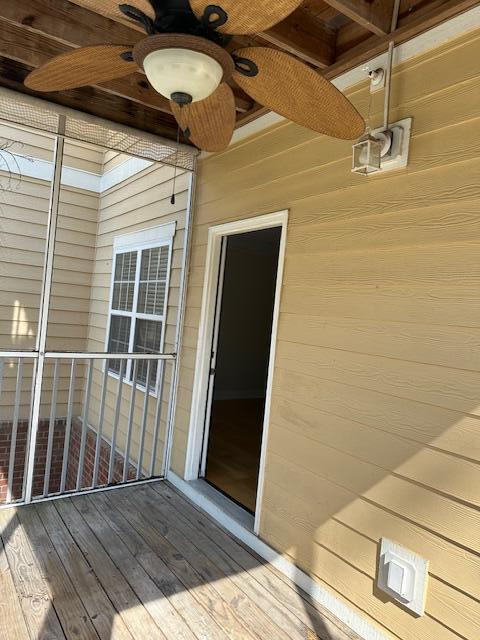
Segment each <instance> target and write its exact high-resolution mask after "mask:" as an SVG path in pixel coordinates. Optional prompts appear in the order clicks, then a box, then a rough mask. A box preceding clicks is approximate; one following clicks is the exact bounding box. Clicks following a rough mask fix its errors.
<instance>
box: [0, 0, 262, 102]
mask: <svg viewBox="0 0 480 640" xmlns="http://www.w3.org/2000/svg"><path fill="white" fill-rule="evenodd" d="M0 19H1V20H3V21H4V22H8V23H9V24H11V25H12V30H13V28H15V27H16V30H15V34H17V35H18V34H20V41H21V42H22V41H23V42H24V43H25V44H26V40H27V38H26V36H24V37H22V36H21V32H20V31H19V30H20V29H21V30H22V31H24V32H29V33H30V34H38V35H39V36H46V37H48V39H49V40H51V41H52V42H51V43H50V46H49V45H48V44H47V43H46V40H45V39H41V40H40V43H39V44H40V45H41V46H43V47H44V49H45V52H46V53H47V52H50V53H49V56H46V57H45V58H44V59H43V60H42V61H38V62H34V61H33V60H27V59H24V58H21V57H20V58H17V59H18V60H19V61H21V62H22V61H23V62H25V63H26V64H30V65H31V66H35V67H37V66H40V64H43V62H46V61H47V59H48V58H49V57H53V56H54V55H58V54H59V53H63V52H64V51H67V47H79V46H89V45H96V44H102V43H104V42H112V43H116V44H119V43H122V44H125V43H128V44H130V43H132V44H133V43H136V42H138V41H139V40H141V39H142V38H144V37H145V33H143V32H139V31H137V30H135V29H130V28H129V27H126V26H124V25H123V24H121V23H119V22H116V21H115V20H110V19H109V18H106V17H104V16H103V15H100V14H97V13H94V12H92V11H87V10H86V9H84V8H82V7H80V6H78V5H77V4H72V3H71V2H68V1H67V0H15V2H0ZM4 32H5V31H3V33H4ZM11 40H12V38H9V39H8V42H10V41H11ZM4 42H6V41H4ZM28 42H29V43H31V44H32V45H33V44H34V43H35V41H34V39H33V36H31V37H30V39H29V40H28ZM55 42H56V43H61V44H63V45H66V47H65V48H63V49H60V48H55V47H54V46H53V43H55ZM24 48H25V47H24ZM5 55H7V57H8V54H7V53H6V52H5ZM10 57H12V58H14V57H15V56H13V55H12V56H10ZM102 87H103V88H105V89H106V90H108V91H111V92H112V93H115V94H117V95H119V96H123V97H126V98H130V99H132V100H134V101H136V102H140V103H143V104H146V105H147V106H151V107H153V108H156V109H160V110H161V111H164V112H165V113H170V106H169V101H168V100H167V99H166V98H163V97H162V96H160V95H158V94H157V93H156V92H155V91H154V90H153V89H151V88H150V86H149V84H148V82H147V80H146V78H145V76H144V74H143V71H140V72H139V73H137V74H133V75H132V76H128V77H127V78H125V79H121V80H119V81H117V80H115V81H112V82H109V83H104V84H102ZM233 89H234V93H235V98H236V106H237V111H238V112H239V113H245V112H247V111H249V110H250V108H251V107H252V100H249V99H246V96H245V94H244V93H243V92H242V91H241V90H239V89H238V88H236V87H233Z"/></svg>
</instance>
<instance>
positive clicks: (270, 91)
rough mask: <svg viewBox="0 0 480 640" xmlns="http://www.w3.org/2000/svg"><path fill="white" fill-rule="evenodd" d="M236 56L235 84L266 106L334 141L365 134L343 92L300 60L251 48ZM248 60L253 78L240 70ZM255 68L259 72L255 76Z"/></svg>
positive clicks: (274, 50)
mask: <svg viewBox="0 0 480 640" xmlns="http://www.w3.org/2000/svg"><path fill="white" fill-rule="evenodd" d="M234 55H235V57H237V70H236V71H235V72H234V78H235V81H236V82H237V83H238V84H239V85H240V87H241V88H242V89H243V90H244V91H246V92H247V93H248V94H249V95H250V96H251V97H252V98H253V99H254V100H256V101H257V102H259V103H261V104H263V105H264V106H265V107H268V108H269V109H271V110H272V111H275V112H276V113H278V114H280V115H281V116H284V117H285V118H288V119H289V120H292V121H293V122H296V123H297V124H300V125H302V126H304V127H307V128H308V129H313V131H318V132H319V133H323V134H326V135H328V136H332V137H333V138H342V139H344V140H353V139H354V138H358V137H359V136H361V135H362V133H363V132H364V130H365V122H364V120H363V118H362V117H361V115H360V114H359V113H358V111H357V110H356V109H355V107H354V106H353V105H352V104H351V103H350V102H349V101H348V100H347V98H346V97H345V96H344V95H343V93H341V92H340V91H339V90H338V89H337V88H336V87H335V86H334V85H333V84H332V83H331V82H329V81H328V80H326V79H325V78H322V76H320V75H319V74H318V73H317V72H316V71H314V70H313V69H311V68H310V67H307V66H306V65H304V64H303V63H301V62H299V61H298V60H297V59H296V58H293V57H292V56H290V55H288V54H286V53H283V52H282V51H277V50H276V49H267V48H264V47H247V48H245V49H240V50H237V51H235V54H234ZM239 58H244V59H245V62H242V61H241V60H239ZM248 61H251V62H252V63H254V64H253V69H252V65H250V75H244V74H243V73H242V72H241V71H239V67H241V68H245V69H247V66H246V65H247V64H248ZM255 66H256V68H258V73H257V74H256V75H252V73H254V71H255Z"/></svg>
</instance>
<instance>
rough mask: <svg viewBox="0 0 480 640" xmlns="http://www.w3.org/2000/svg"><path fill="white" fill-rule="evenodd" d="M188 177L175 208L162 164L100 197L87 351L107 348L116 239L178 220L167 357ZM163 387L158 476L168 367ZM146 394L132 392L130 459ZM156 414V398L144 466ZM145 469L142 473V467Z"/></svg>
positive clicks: (112, 387)
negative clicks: (132, 430)
mask: <svg viewBox="0 0 480 640" xmlns="http://www.w3.org/2000/svg"><path fill="white" fill-rule="evenodd" d="M112 162H113V163H114V164H118V158H116V157H115V156H114V154H107V163H108V165H109V166H108V168H109V169H110V168H112ZM188 187H189V174H188V173H186V172H183V173H182V172H180V173H179V174H178V175H177V181H176V192H177V197H176V204H175V206H172V205H171V203H170V198H171V194H172V188H173V169H172V168H170V167H166V166H160V165H152V167H150V168H148V169H145V170H144V171H142V172H141V173H139V174H137V175H135V176H133V177H132V178H130V179H128V180H126V181H125V182H122V183H121V184H120V185H117V186H116V187H113V188H111V189H109V190H108V191H106V192H105V193H103V194H102V196H101V198H100V203H99V214H98V236H97V246H96V254H95V266H94V273H93V279H92V292H91V306H90V319H89V332H88V347H89V350H90V351H103V350H104V349H105V348H106V338H107V326H108V310H109V298H110V285H111V277H112V256H113V242H114V238H115V237H116V236H120V235H125V234H128V233H133V232H135V231H141V230H143V229H148V228H149V227H155V226H157V225H161V224H167V223H170V222H176V233H175V237H174V240H173V253H172V269H171V274H170V289H169V297H168V304H167V309H168V312H167V328H166V333H165V347H164V350H165V352H166V353H169V352H170V353H171V352H172V351H173V350H174V343H175V330H176V322H177V313H178V300H179V289H180V280H181V267H182V258H183V240H184V231H185V211H186V207H187V200H188ZM165 373H166V376H165V377H166V384H165V388H164V395H163V403H162V419H161V428H160V439H159V448H158V456H157V466H156V472H157V473H159V472H160V465H161V459H160V458H161V454H162V452H163V444H164V437H165V428H166V417H167V408H168V400H169V392H170V378H171V364H167V366H166V370H165ZM101 383H102V374H101V371H100V369H99V368H98V367H97V368H96V370H95V376H94V379H93V386H92V406H91V419H90V423H91V424H92V425H93V426H94V425H95V424H96V422H95V420H96V416H98V412H99V404H100V398H101ZM116 389H117V381H116V380H115V379H113V378H110V379H109V383H108V393H107V398H106V406H107V411H106V413H105V421H104V433H105V436H106V437H107V438H109V437H110V435H111V432H112V424H113V419H114V413H115V411H114V410H115V404H114V403H115V392H116ZM130 393H131V386H130V385H125V386H124V398H125V399H124V401H123V402H122V405H121V418H120V424H119V434H118V440H117V441H118V446H119V449H120V450H123V447H124V443H125V437H126V425H127V420H128V412H129V406H130ZM143 401H144V393H143V392H141V391H139V392H137V394H136V403H135V407H136V410H135V425H136V428H135V429H134V433H133V438H132V457H133V459H134V460H135V452H136V451H137V449H138V442H139V431H140V430H139V428H138V426H139V425H140V424H141V416H142V410H143ZM154 410H155V398H153V397H152V398H151V399H150V403H149V418H148V423H147V424H148V427H149V428H148V430H147V433H146V440H145V458H144V461H145V463H149V461H150V456H151V451H152V429H151V426H152V424H153V417H154ZM144 470H145V471H146V469H144Z"/></svg>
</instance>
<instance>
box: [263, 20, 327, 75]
mask: <svg viewBox="0 0 480 640" xmlns="http://www.w3.org/2000/svg"><path fill="white" fill-rule="evenodd" d="M259 39H260V40H263V41H264V42H267V43H269V44H273V45H275V46H277V47H279V48H281V49H283V50H284V51H287V52H288V53H290V54H292V55H294V56H296V57H297V58H299V59H300V60H303V61H304V62H308V63H309V64H311V65H312V66H314V67H317V68H319V69H325V68H326V67H328V66H329V65H330V64H332V62H333V61H334V60H335V32H334V31H332V30H331V29H329V28H328V27H327V26H326V25H325V24H324V23H323V22H322V21H321V20H318V19H317V18H315V17H314V16H312V15H311V14H309V13H307V12H306V11H305V10H304V9H302V8H300V9H297V10H296V11H294V12H293V13H292V14H291V15H290V16H288V18H286V19H285V20H283V21H282V22H279V23H278V24H276V25H275V26H274V27H272V28H271V29H269V30H268V31H265V32H263V33H261V34H259Z"/></svg>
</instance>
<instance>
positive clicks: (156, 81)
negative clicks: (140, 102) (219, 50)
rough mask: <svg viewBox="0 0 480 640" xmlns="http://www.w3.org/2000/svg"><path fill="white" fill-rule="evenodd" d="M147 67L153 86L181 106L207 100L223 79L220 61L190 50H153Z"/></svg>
mask: <svg viewBox="0 0 480 640" xmlns="http://www.w3.org/2000/svg"><path fill="white" fill-rule="evenodd" d="M143 68H144V70H145V73H146V74H147V78H148V80H149V82H150V84H151V85H152V87H153V88H154V89H155V90H156V91H158V93H161V94H162V96H165V98H168V99H169V100H174V101H175V102H177V103H178V104H190V103H191V102H199V101H200V100H205V98H208V97H209V96H211V95H212V93H214V91H216V89H217V88H218V87H219V85H220V82H221V81H222V78H223V68H222V66H221V65H220V64H219V63H218V62H217V61H216V60H214V59H213V58H211V57H210V56H207V55H206V54H205V53H201V52H200V51H192V50H190V49H160V50H158V51H152V53H149V54H148V55H147V56H146V57H145V59H144V61H143Z"/></svg>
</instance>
